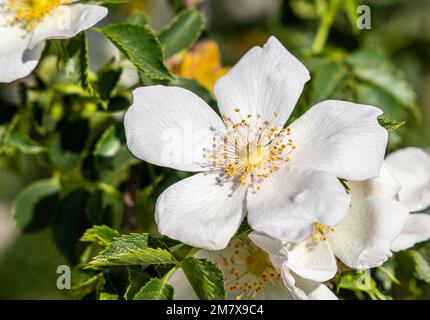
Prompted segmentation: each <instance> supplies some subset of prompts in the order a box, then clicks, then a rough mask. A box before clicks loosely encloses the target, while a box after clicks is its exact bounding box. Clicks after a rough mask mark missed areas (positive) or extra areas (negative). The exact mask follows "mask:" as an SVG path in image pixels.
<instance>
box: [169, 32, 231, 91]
mask: <svg viewBox="0 0 430 320" xmlns="http://www.w3.org/2000/svg"><path fill="white" fill-rule="evenodd" d="M168 65H170V69H171V70H172V72H173V73H175V74H177V75H179V76H181V77H185V78H191V79H194V80H197V81H198V82H200V83H201V84H202V85H203V86H205V87H206V88H207V89H208V90H210V91H212V88H213V86H214V84H215V81H217V80H218V79H219V78H220V77H222V76H223V75H225V74H226V73H227V71H228V70H229V68H227V67H222V64H221V53H220V50H219V46H218V44H217V43H216V42H215V41H211V40H204V41H200V42H199V43H197V44H196V45H195V46H194V47H193V49H191V50H190V51H187V52H185V53H181V54H178V55H177V56H176V57H173V59H171V61H170V62H169V63H168Z"/></svg>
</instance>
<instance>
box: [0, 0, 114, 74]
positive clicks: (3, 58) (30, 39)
mask: <svg viewBox="0 0 430 320" xmlns="http://www.w3.org/2000/svg"><path fill="white" fill-rule="evenodd" d="M74 2H75V1H69V0H37V1H29V0H0V34H1V35H2V36H1V38H0V82H12V81H14V80H17V79H20V78H23V77H26V76H27V75H29V74H30V73H31V72H32V71H33V70H34V68H36V66H37V64H38V62H39V59H40V56H41V54H42V51H43V48H44V47H45V40H49V39H68V38H72V37H74V36H75V35H76V34H78V33H79V32H81V31H83V30H86V29H88V28H90V27H92V26H93V25H95V24H96V23H97V22H98V21H100V20H101V19H103V18H104V17H105V16H106V15H107V9H106V8H104V7H100V6H95V5H88V4H80V3H74Z"/></svg>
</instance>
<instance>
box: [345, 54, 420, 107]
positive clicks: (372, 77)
mask: <svg viewBox="0 0 430 320" xmlns="http://www.w3.org/2000/svg"><path fill="white" fill-rule="evenodd" d="M347 62H348V63H349V64H350V65H351V66H352V67H353V72H354V74H355V75H356V77H357V78H359V79H360V80H362V81H365V82H368V83H371V84H373V85H375V86H377V87H379V88H380V89H382V90H385V91H386V92H388V93H389V94H391V95H392V96H393V97H395V98H396V99H397V100H398V101H399V102H400V103H402V104H404V105H406V106H412V105H414V103H415V98H416V94H415V92H414V90H413V88H412V85H411V84H410V83H409V82H408V81H407V80H406V77H405V75H404V74H403V73H402V72H401V71H400V69H398V68H396V67H395V66H394V65H393V64H391V62H390V61H389V60H387V59H386V58H385V57H384V56H383V55H382V54H380V53H378V52H374V51H371V50H366V49H362V50H360V51H357V52H355V53H354V54H352V55H350V56H349V57H348V58H347Z"/></svg>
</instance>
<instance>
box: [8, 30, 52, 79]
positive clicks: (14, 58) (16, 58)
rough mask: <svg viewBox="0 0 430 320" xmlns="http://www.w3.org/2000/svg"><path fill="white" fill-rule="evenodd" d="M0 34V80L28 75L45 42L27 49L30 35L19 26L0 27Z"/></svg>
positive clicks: (34, 65)
mask: <svg viewBox="0 0 430 320" xmlns="http://www.w3.org/2000/svg"><path fill="white" fill-rule="evenodd" d="M0 34H1V37H2V38H1V40H0V52H1V54H0V82H12V81H15V80H17V79H21V78H24V77H26V76H28V75H29V74H30V73H31V72H32V71H33V70H34V69H35V68H36V66H37V64H38V63H39V59H40V56H41V54H42V51H43V48H44V46H45V44H44V43H43V42H42V43H40V44H39V45H38V46H37V47H36V48H34V50H29V49H27V47H28V44H29V41H30V36H31V35H30V34H29V33H28V32H27V31H25V30H23V29H21V28H19V27H0Z"/></svg>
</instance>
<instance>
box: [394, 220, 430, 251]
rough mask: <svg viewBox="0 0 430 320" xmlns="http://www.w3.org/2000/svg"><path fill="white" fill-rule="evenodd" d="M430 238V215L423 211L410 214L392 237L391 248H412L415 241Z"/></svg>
mask: <svg viewBox="0 0 430 320" xmlns="http://www.w3.org/2000/svg"><path fill="white" fill-rule="evenodd" d="M428 239H430V215H428V214H425V213H415V214H410V215H409V216H408V218H407V219H406V223H405V225H404V226H403V229H402V231H401V232H400V234H399V235H398V236H397V238H396V239H394V241H393V243H392V245H391V250H393V251H395V252H397V251H401V250H406V249H409V248H412V247H413V246H414V245H415V244H416V243H419V242H423V241H427V240H428Z"/></svg>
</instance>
